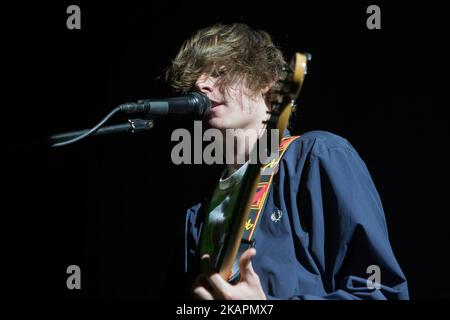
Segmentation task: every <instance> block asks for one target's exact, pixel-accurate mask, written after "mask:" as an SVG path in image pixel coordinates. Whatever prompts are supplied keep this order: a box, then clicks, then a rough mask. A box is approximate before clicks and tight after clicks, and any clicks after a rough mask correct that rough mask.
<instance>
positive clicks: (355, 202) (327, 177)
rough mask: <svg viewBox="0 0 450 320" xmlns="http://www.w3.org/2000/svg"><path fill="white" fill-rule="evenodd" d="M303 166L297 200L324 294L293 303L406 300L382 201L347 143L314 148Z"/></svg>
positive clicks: (322, 144)
mask: <svg viewBox="0 0 450 320" xmlns="http://www.w3.org/2000/svg"><path fill="white" fill-rule="evenodd" d="M345 141H346V140H345ZM307 167H308V169H307V170H306V172H305V175H306V179H304V180H303V182H302V183H301V185H300V187H299V191H298V193H297V201H298V205H299V207H300V208H303V209H304V210H301V211H303V212H308V214H307V216H306V219H307V220H309V221H308V223H307V225H308V226H309V228H310V232H309V237H310V239H309V240H310V253H311V255H312V257H313V259H314V260H315V263H316V265H317V266H318V270H319V271H320V273H321V277H322V279H323V283H324V288H325V290H326V292H327V293H326V294H325V295H323V296H310V295H303V296H297V297H292V299H408V298H409V297H408V288H407V282H406V279H405V276H404V274H403V272H402V270H401V269H400V266H399V264H398V263H397V260H396V258H395V256H394V253H393V251H392V248H391V245H390V242H389V238H388V230H387V226H386V220H385V215H384V211H383V207H382V204H381V200H380V197H379V195H378V193H377V191H376V189H375V186H374V183H373V181H372V178H371V176H370V174H369V172H368V170H367V167H366V165H365V164H364V162H363V161H362V159H361V158H360V157H359V155H358V154H357V152H356V151H355V150H354V149H353V147H352V146H351V145H350V144H349V143H348V142H346V143H343V144H342V145H338V146H329V145H327V144H325V143H316V144H315V146H314V151H313V152H312V153H311V156H310V159H309V165H308V166H307ZM305 209H307V210H305ZM377 271H379V273H377V274H378V275H379V277H376V276H374V275H375V273H376V272H377ZM368 280H373V281H378V282H379V283H373V282H372V283H370V282H368Z"/></svg>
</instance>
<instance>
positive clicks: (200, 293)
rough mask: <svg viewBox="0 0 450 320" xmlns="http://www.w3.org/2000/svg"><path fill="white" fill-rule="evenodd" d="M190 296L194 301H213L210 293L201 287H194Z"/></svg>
mask: <svg viewBox="0 0 450 320" xmlns="http://www.w3.org/2000/svg"><path fill="white" fill-rule="evenodd" d="M192 296H193V298H194V299H196V300H214V297H213V295H212V294H211V292H209V291H208V290H206V289H205V288H204V287H202V286H198V287H196V288H195V289H194V290H193V291H192Z"/></svg>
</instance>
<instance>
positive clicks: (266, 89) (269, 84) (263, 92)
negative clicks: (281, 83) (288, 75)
mask: <svg viewBox="0 0 450 320" xmlns="http://www.w3.org/2000/svg"><path fill="white" fill-rule="evenodd" d="M275 83H276V81H275V79H272V81H270V82H269V83H268V84H266V85H265V86H264V87H263V88H262V89H261V94H262V95H263V97H265V96H266V94H267V92H269V91H270V89H272V87H273V86H274V85H275Z"/></svg>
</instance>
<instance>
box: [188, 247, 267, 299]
mask: <svg viewBox="0 0 450 320" xmlns="http://www.w3.org/2000/svg"><path fill="white" fill-rule="evenodd" d="M255 255H256V250H255V249H254V248H250V249H248V250H246V251H244V253H243V254H242V255H241V257H240V258H239V271H240V279H239V281H238V282H237V283H236V284H234V285H233V284H230V283H228V282H227V281H226V280H224V279H223V277H222V276H221V275H220V274H219V273H207V274H201V275H199V276H198V277H197V279H196V280H195V281H194V284H193V287H192V294H193V297H194V298H195V299H200V300H266V295H265V294H264V291H263V289H262V287H261V283H260V281H259V276H258V275H257V274H256V272H255V270H253V267H252V258H253V257H254V256H255ZM209 259H210V258H209V256H208V255H204V256H203V257H202V263H205V264H209V263H210V262H209Z"/></svg>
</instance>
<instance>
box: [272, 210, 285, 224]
mask: <svg viewBox="0 0 450 320" xmlns="http://www.w3.org/2000/svg"><path fill="white" fill-rule="evenodd" d="M282 216H283V212H282V211H281V210H280V209H277V210H275V211H274V212H272V214H271V215H270V220H272V221H273V222H279V221H280V220H281V217H282Z"/></svg>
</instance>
